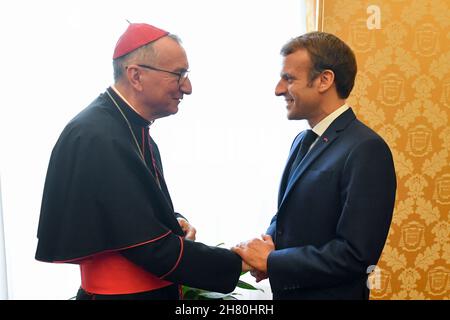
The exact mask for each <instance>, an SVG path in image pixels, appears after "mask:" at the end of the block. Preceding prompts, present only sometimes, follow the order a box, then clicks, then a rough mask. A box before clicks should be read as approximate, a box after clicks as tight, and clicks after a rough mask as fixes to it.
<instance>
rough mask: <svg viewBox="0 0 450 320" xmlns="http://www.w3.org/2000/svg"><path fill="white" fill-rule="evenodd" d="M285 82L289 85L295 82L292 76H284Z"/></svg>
mask: <svg viewBox="0 0 450 320" xmlns="http://www.w3.org/2000/svg"><path fill="white" fill-rule="evenodd" d="M283 80H285V81H287V83H292V82H293V81H294V78H293V77H291V76H290V75H287V74H285V75H283Z"/></svg>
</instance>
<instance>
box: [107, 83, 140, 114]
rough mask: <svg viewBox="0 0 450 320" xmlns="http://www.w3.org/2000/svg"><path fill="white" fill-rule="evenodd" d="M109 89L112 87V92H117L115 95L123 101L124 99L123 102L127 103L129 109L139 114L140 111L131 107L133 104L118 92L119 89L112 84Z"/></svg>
mask: <svg viewBox="0 0 450 320" xmlns="http://www.w3.org/2000/svg"><path fill="white" fill-rule="evenodd" d="M111 89H113V90H114V92H115V93H117V95H118V96H119V97H120V98H121V99H122V100H123V101H125V102H126V103H127V105H128V106H129V107H130V108H131V109H133V110H134V112H136V113H137V114H139V115H140V113H139V112H137V110H136V108H135V107H133V105H132V104H131V103H130V102H129V101H128V100H127V99H125V97H124V96H123V95H122V94H121V93H120V91H119V89H117V88H116V87H115V86H114V85H112V86H111Z"/></svg>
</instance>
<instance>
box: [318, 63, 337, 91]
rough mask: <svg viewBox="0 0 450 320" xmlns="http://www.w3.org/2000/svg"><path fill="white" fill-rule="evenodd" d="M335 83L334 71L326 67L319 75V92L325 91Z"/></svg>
mask: <svg viewBox="0 0 450 320" xmlns="http://www.w3.org/2000/svg"><path fill="white" fill-rule="evenodd" d="M333 84H334V72H333V71H332V70H329V69H326V70H324V71H322V73H321V74H320V75H319V92H320V93H323V92H325V91H327V90H328V89H330V88H331V87H332V86H333Z"/></svg>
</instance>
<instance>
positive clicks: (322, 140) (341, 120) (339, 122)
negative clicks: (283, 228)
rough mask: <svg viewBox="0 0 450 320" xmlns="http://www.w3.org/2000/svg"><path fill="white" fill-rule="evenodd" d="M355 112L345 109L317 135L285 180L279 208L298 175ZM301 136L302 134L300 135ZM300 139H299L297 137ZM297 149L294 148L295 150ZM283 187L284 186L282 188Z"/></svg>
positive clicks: (302, 172)
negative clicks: (289, 177)
mask: <svg viewBox="0 0 450 320" xmlns="http://www.w3.org/2000/svg"><path fill="white" fill-rule="evenodd" d="M355 118H356V117H355V114H354V113H353V110H352V109H351V108H350V109H348V110H347V111H345V112H344V113H343V114H341V115H340V116H339V117H338V118H336V120H334V121H333V122H332V123H331V125H330V126H329V127H328V128H327V130H326V131H325V132H324V133H323V134H322V135H321V136H320V137H319V139H318V140H317V142H316V144H315V145H314V146H313V147H312V149H311V150H310V151H309V152H308V153H307V154H306V156H305V157H304V158H303V160H302V161H301V162H300V164H299V165H298V167H297V168H296V169H295V171H294V173H293V175H292V178H291V179H290V180H289V181H287V187H286V191H284V194H283V195H282V200H281V202H280V201H278V203H279V207H278V208H279V209H280V208H281V206H282V205H283V203H284V202H285V200H286V198H287V197H288V196H289V194H290V192H291V191H292V188H293V187H294V186H295V184H296V183H297V181H298V180H299V179H300V177H301V176H302V175H303V174H304V172H305V171H306V169H307V168H308V167H309V166H310V165H311V164H312V163H313V162H314V161H315V160H316V159H317V158H318V157H319V156H320V155H321V154H322V153H323V152H324V151H325V150H326V149H327V148H328V147H329V146H330V145H331V144H332V143H333V142H334V141H335V140H336V139H337V138H338V137H339V135H340V132H341V131H342V130H344V129H345V128H346V127H347V126H348V125H349V124H350V122H351V121H353V120H354V119H355ZM302 136H303V135H302ZM299 141H301V139H299ZM299 141H297V145H298V144H299ZM296 149H298V146H297V148H295V150H296ZM293 154H295V153H294V152H291V154H290V156H289V161H288V165H286V168H285V170H284V173H283V180H282V182H283V181H285V180H286V179H287V176H286V171H289V170H287V168H289V163H292V159H291V158H293ZM285 183H286V182H285ZM282 186H283V185H282ZM282 186H281V187H280V193H279V198H278V199H280V198H281V192H282ZM283 189H284V188H283Z"/></svg>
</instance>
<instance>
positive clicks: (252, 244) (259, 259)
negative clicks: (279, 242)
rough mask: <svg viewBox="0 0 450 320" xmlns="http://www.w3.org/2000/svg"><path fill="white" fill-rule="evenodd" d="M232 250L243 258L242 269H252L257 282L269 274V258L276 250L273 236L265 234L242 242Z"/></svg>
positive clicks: (251, 271)
mask: <svg viewBox="0 0 450 320" xmlns="http://www.w3.org/2000/svg"><path fill="white" fill-rule="evenodd" d="M231 250H232V251H233V252H235V253H237V254H238V255H239V256H241V258H242V271H244V272H245V271H250V273H251V275H252V276H253V277H255V278H256V282H259V281H261V280H264V279H266V278H267V277H268V276H267V258H268V257H269V254H270V253H271V252H272V251H273V250H275V244H274V243H273V240H272V237H271V236H269V235H267V234H263V235H262V236H261V239H258V238H254V239H252V240H249V241H246V242H241V243H239V244H238V245H236V246H235V247H233V248H231Z"/></svg>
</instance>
